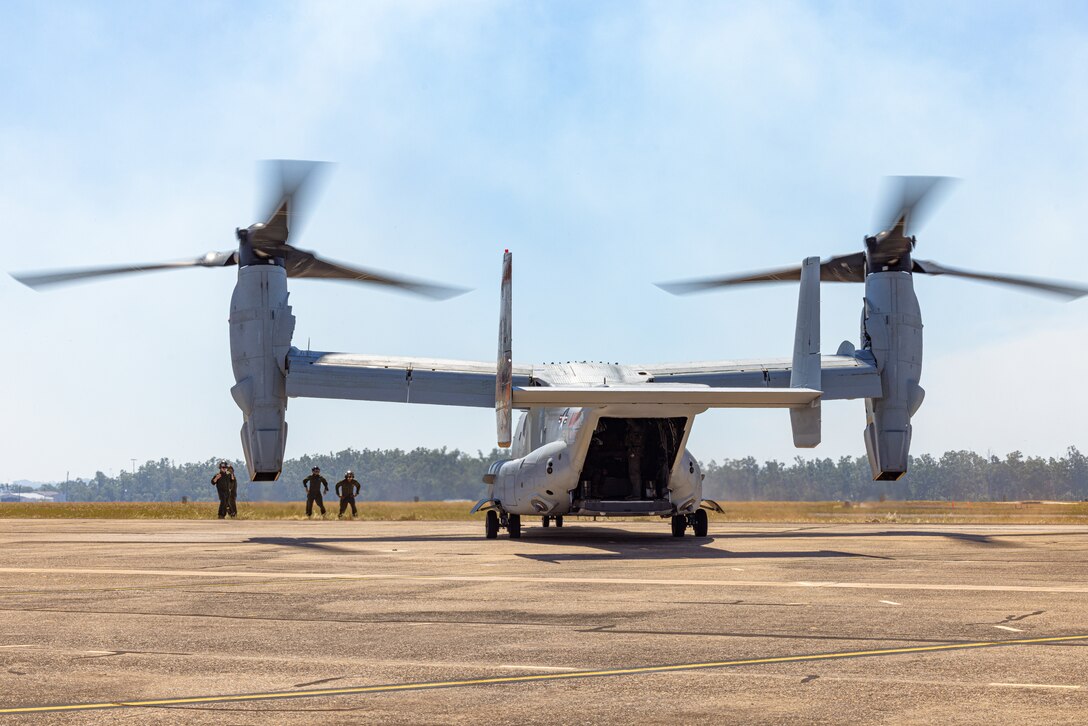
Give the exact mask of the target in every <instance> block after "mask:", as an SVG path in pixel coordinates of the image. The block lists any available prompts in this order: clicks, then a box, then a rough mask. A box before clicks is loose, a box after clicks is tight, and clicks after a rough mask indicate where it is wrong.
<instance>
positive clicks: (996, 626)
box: [994, 625, 1024, 633]
mask: <svg viewBox="0 0 1088 726" xmlns="http://www.w3.org/2000/svg"><path fill="white" fill-rule="evenodd" d="M994 627H995V628H1001V629H1002V630H1008V631H1009V632H1010V633H1022V632H1024V631H1023V630H1021V629H1020V628H1014V627H1011V626H1009V625H995V626H994Z"/></svg>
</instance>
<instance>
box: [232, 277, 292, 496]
mask: <svg viewBox="0 0 1088 726" xmlns="http://www.w3.org/2000/svg"><path fill="white" fill-rule="evenodd" d="M287 297H288V293H287V272H286V270H285V269H284V268H283V267H280V266H278V265H249V266H246V267H242V268H239V270H238V282H237V284H236V285H235V286H234V294H233V295H232V296H231V300H230V354H231V363H232V365H233V368H234V380H235V381H237V382H236V383H235V385H234V387H233V388H231V389H230V393H231V396H233V397H234V402H235V403H237V404H238V408H240V409H242V417H243V423H242V432H241V433H242V450H243V452H244V453H245V457H246V467H247V468H248V469H249V476H250V479H251V480H252V481H274V480H275V479H277V478H278V477H279V475H280V471H281V470H282V469H283V453H284V448H285V446H286V445H287V421H286V420H285V415H286V413H287V353H288V351H289V350H290V349H291V335H292V334H293V333H294V330H295V316H294V315H292V314H291V306H290V305H288V304H287Z"/></svg>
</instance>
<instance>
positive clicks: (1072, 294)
mask: <svg viewBox="0 0 1088 726" xmlns="http://www.w3.org/2000/svg"><path fill="white" fill-rule="evenodd" d="M912 271H913V272H916V273H918V272H920V273H922V274H925V275H951V276H953V277H964V278H967V279H969V280H981V281H983V282H994V283H998V284H1000V285H1013V286H1016V287H1022V288H1027V289H1028V290H1029V291H1031V292H1038V293H1043V294H1047V295H1056V296H1058V297H1064V298H1067V299H1069V300H1075V299H1077V298H1079V297H1083V296H1084V295H1088V287H1085V286H1083V285H1074V284H1070V283H1066V282H1056V281H1051V280H1040V279H1036V278H1031V277H1017V276H1015V275H992V274H990V273H987V272H971V271H970V270H960V269H958V268H955V267H945V266H944V265H941V264H938V263H936V262H933V261H932V260H914V269H913V270H912Z"/></svg>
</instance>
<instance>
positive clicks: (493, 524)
mask: <svg viewBox="0 0 1088 726" xmlns="http://www.w3.org/2000/svg"><path fill="white" fill-rule="evenodd" d="M504 527H505V528H506V531H507V533H508V534H509V535H510V539H519V538H520V537H521V515H520V514H507V513H506V512H503V513H502V515H500V514H499V513H498V512H496V511H495V510H494V509H489V510H487V518H486V519H485V520H484V535H485V536H486V537H487V538H488V539H495V538H496V537H498V536H499V529H500V528H504Z"/></svg>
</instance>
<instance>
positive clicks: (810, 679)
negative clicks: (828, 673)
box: [801, 676, 819, 683]
mask: <svg viewBox="0 0 1088 726" xmlns="http://www.w3.org/2000/svg"><path fill="white" fill-rule="evenodd" d="M817 678H819V676H805V677H804V678H802V679H801V683H812V682H813V681H814V680H816V679H817Z"/></svg>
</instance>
